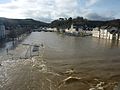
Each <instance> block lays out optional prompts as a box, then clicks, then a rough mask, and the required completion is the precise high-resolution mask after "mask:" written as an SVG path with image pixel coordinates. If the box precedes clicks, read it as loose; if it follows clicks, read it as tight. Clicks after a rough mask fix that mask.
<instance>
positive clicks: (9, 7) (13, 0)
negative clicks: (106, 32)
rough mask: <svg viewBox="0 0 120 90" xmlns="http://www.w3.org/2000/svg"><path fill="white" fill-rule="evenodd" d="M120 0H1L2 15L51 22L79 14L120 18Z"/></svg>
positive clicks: (95, 18) (93, 18) (103, 17)
mask: <svg viewBox="0 0 120 90" xmlns="http://www.w3.org/2000/svg"><path fill="white" fill-rule="evenodd" d="M119 4H120V1H119V0H64V1H62V0H36V1H34V0H1V1H0V17H6V18H14V19H26V18H32V19H35V20H39V21H44V22H51V21H53V20H55V19H58V18H69V17H72V18H75V17H77V16H80V17H84V18H87V19H90V20H102V21H105V20H112V19H120V18H119V17H120V13H119V11H120V10H119Z"/></svg>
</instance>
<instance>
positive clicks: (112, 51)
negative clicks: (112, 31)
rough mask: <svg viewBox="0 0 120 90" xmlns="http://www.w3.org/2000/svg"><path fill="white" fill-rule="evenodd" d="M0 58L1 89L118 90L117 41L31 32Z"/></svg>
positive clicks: (119, 60) (119, 55) (119, 51)
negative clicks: (34, 49)
mask: <svg viewBox="0 0 120 90" xmlns="http://www.w3.org/2000/svg"><path fill="white" fill-rule="evenodd" d="M34 44H37V45H41V44H43V47H41V46H40V49H39V52H38V53H37V54H36V55H35V54H34V53H35V52H32V50H31V49H30V46H29V45H34ZM1 53H2V52H1ZM4 53H5V52H4ZM30 54H31V55H30ZM38 54H39V55H38ZM0 55H1V56H0V63H1V66H0V90H120V88H119V87H120V83H119V82H120V44H119V42H118V41H110V40H104V39H98V38H93V37H73V36H66V35H62V34H58V33H53V32H33V33H31V35H29V36H28V37H27V38H26V39H25V40H24V41H23V42H22V44H19V45H18V46H17V47H16V48H15V49H14V50H10V51H9V54H8V55H7V54H4V55H2V54H0ZM37 55H38V56H37Z"/></svg>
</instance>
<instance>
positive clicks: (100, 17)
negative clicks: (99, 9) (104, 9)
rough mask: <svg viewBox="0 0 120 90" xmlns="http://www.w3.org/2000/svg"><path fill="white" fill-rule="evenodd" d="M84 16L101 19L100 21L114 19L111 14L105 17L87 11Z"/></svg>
mask: <svg viewBox="0 0 120 90" xmlns="http://www.w3.org/2000/svg"><path fill="white" fill-rule="evenodd" d="M86 17H87V18H88V19H90V20H102V21H107V20H112V19H114V17H111V16H108V17H106V16H102V15H99V14H97V13H89V14H87V15H86Z"/></svg>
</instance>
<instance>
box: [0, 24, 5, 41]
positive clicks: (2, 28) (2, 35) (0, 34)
mask: <svg viewBox="0 0 120 90" xmlns="http://www.w3.org/2000/svg"><path fill="white" fill-rule="evenodd" d="M4 38H5V26H4V25H3V24H0V39H4Z"/></svg>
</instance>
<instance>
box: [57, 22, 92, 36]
mask: <svg viewBox="0 0 120 90" xmlns="http://www.w3.org/2000/svg"><path fill="white" fill-rule="evenodd" d="M59 31H60V32H64V33H65V34H67V35H73V36H89V35H92V32H91V31H92V29H91V28H89V27H87V26H81V25H76V24H72V25H71V27H70V28H66V29H60V30H59Z"/></svg>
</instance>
